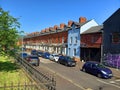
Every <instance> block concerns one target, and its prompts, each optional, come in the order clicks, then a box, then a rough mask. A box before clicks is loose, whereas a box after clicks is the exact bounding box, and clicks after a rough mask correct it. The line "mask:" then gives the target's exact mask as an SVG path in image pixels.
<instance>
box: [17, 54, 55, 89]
mask: <svg viewBox="0 0 120 90" xmlns="http://www.w3.org/2000/svg"><path fill="white" fill-rule="evenodd" d="M16 60H17V62H18V63H19V64H20V65H21V66H22V67H23V69H24V70H25V71H26V72H27V73H28V74H29V75H30V76H31V77H32V78H33V79H34V80H35V82H36V83H37V86H38V88H39V86H40V87H41V86H42V87H43V88H44V90H56V80H55V76H54V75H51V74H47V73H45V72H43V71H42V70H40V69H38V68H37V67H34V66H33V65H31V64H30V63H28V62H27V61H26V60H25V59H22V58H21V57H19V55H16ZM42 83H43V84H42Z"/></svg>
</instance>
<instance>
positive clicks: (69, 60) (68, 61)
mask: <svg viewBox="0 0 120 90" xmlns="http://www.w3.org/2000/svg"><path fill="white" fill-rule="evenodd" d="M58 63H60V64H64V65H66V66H76V61H74V60H73V59H72V58H71V57H69V56H60V57H59V60H58Z"/></svg>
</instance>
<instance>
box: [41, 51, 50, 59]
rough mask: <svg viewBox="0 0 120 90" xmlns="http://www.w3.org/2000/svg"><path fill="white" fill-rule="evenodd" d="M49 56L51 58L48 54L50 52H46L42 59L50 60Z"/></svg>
mask: <svg viewBox="0 0 120 90" xmlns="http://www.w3.org/2000/svg"><path fill="white" fill-rule="evenodd" d="M49 56H50V53H48V52H44V53H43V54H42V57H43V58H46V59H49Z"/></svg>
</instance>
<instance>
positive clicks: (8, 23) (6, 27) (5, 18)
mask: <svg viewBox="0 0 120 90" xmlns="http://www.w3.org/2000/svg"><path fill="white" fill-rule="evenodd" d="M18 28H20V23H19V22H18V18H14V17H13V16H11V15H10V14H9V12H8V11H4V10H3V9H2V8H0V54H1V55H3V54H5V55H10V54H11V51H10V50H11V49H13V48H16V47H17V44H16V43H17V42H18V38H19V34H20V33H19V32H18V30H17V29H18Z"/></svg>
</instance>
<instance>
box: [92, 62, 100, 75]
mask: <svg viewBox="0 0 120 90" xmlns="http://www.w3.org/2000/svg"><path fill="white" fill-rule="evenodd" d="M91 73H92V74H94V75H97V74H98V69H97V66H96V65H95V64H92V69H91Z"/></svg>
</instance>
